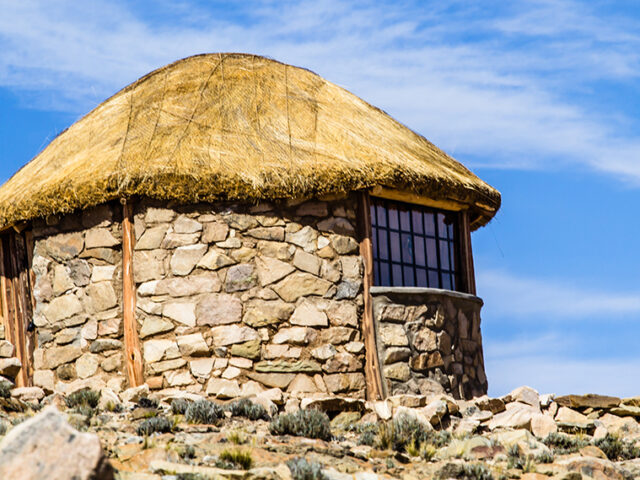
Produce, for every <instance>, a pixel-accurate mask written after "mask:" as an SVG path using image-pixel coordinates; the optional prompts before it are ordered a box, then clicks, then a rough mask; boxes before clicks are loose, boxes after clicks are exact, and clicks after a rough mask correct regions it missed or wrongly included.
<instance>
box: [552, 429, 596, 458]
mask: <svg viewBox="0 0 640 480" xmlns="http://www.w3.org/2000/svg"><path fill="white" fill-rule="evenodd" d="M542 443H544V444H545V445H546V446H547V447H549V448H551V449H552V450H553V452H554V453H556V454H558V455H565V454H569V453H576V452H577V451H578V450H580V449H581V448H582V447H586V446H587V445H588V443H587V442H586V441H585V440H584V439H582V438H576V437H572V436H571V435H565V434H563V433H550V434H549V435H547V437H546V438H545V439H544V440H543V441H542Z"/></svg>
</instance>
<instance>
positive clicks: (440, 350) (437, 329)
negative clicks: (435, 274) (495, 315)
mask: <svg viewBox="0 0 640 480" xmlns="http://www.w3.org/2000/svg"><path fill="white" fill-rule="evenodd" d="M371 295H372V297H373V311H374V319H375V324H376V336H377V344H378V355H379V356H380V363H381V366H382V376H383V382H384V384H385V388H386V390H387V392H386V393H387V394H388V395H395V394H399V393H415V394H423V395H426V394H429V393H434V392H442V391H444V392H448V393H451V394H453V395H454V396H455V397H456V398H471V397H475V396H480V395H484V394H485V393H487V378H486V376H485V372H484V358H483V354H482V336H481V333H480V309H481V308H482V300H481V299H480V298H478V297H475V296H473V295H467V294H463V293H459V292H451V291H448V290H439V289H433V288H406V287H401V288H400V287H373V288H372V289H371Z"/></svg>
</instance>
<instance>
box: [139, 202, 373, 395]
mask: <svg viewBox="0 0 640 480" xmlns="http://www.w3.org/2000/svg"><path fill="white" fill-rule="evenodd" d="M134 219H135V235H136V246H135V252H134V259H133V261H134V279H135V283H136V287H137V315H136V316H137V318H138V321H139V323H140V325H139V331H140V337H141V341H142V348H143V358H144V363H145V378H146V380H147V383H148V384H149V385H150V386H151V388H152V389H165V388H180V389H184V390H187V391H192V392H205V393H207V394H209V395H212V396H216V397H219V398H233V397H237V396H241V395H248V394H253V393H257V392H260V391H262V390H264V389H268V388H280V389H282V390H284V391H288V392H289V393H291V394H294V395H295V394H299V395H309V394H313V393H323V394H326V393H341V394H347V395H352V396H356V397H363V396H364V394H365V391H364V389H365V381H364V374H363V362H364V345H363V343H362V338H361V332H360V329H359V321H358V318H359V317H360V316H361V311H362V303H363V301H362V263H361V258H360V256H359V252H358V243H357V241H356V239H355V202H354V201H353V200H352V199H342V200H340V201H336V202H307V203H302V204H298V205H296V204H289V205H280V206H276V205H268V204H260V205H258V206H254V207H247V206H234V205H225V206H220V205H200V206H190V207H177V206H176V207H167V206H166V205H163V204H160V203H153V202H145V203H142V204H141V205H139V206H138V208H137V211H136V214H135V217H134Z"/></svg>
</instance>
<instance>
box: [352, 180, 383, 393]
mask: <svg viewBox="0 0 640 480" xmlns="http://www.w3.org/2000/svg"><path fill="white" fill-rule="evenodd" d="M358 220H359V225H358V229H359V231H360V256H361V257H362V260H363V262H364V281H363V295H364V311H363V313H362V335H363V337H364V348H365V366H364V374H365V379H366V383H367V399H368V400H382V399H383V398H384V396H385V393H384V386H383V383H382V372H381V369H380V359H379V358H378V342H377V341H376V329H375V323H374V318H373V299H372V297H371V287H372V286H373V281H374V278H373V245H372V243H371V199H370V197H369V192H359V193H358Z"/></svg>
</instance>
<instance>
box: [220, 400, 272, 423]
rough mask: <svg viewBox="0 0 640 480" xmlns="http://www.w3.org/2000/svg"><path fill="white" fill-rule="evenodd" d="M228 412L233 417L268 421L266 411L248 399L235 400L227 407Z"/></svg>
mask: <svg viewBox="0 0 640 480" xmlns="http://www.w3.org/2000/svg"><path fill="white" fill-rule="evenodd" d="M229 411H230V412H231V415H232V416H234V417H245V418H248V419H249V420H269V419H270V417H269V414H268V413H267V410H266V409H265V408H264V407H263V406H262V405H258V404H256V403H253V402H252V401H251V400H249V399H248V398H241V399H240V400H236V401H235V402H233V403H232V404H231V405H230V406H229Z"/></svg>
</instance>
